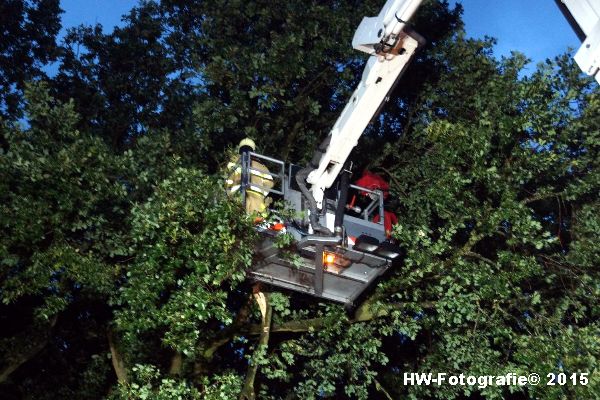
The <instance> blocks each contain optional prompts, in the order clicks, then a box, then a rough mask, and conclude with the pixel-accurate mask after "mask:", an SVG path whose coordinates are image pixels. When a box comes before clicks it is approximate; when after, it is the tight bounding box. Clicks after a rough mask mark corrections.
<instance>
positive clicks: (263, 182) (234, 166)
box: [227, 138, 273, 218]
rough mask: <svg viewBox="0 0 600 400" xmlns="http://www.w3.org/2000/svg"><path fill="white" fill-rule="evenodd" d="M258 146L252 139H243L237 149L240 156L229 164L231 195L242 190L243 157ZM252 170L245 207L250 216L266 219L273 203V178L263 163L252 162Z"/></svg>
mask: <svg viewBox="0 0 600 400" xmlns="http://www.w3.org/2000/svg"><path fill="white" fill-rule="evenodd" d="M255 149H256V144H255V143H254V141H253V140H252V139H250V138H245V139H243V140H242V141H241V142H240V144H239V145H238V147H237V150H238V153H239V155H236V156H235V157H234V158H233V159H232V160H231V161H230V162H229V164H227V169H228V171H230V175H229V177H228V178H227V188H228V190H229V192H230V193H236V192H239V191H240V189H241V188H242V183H243V182H242V180H243V179H244V176H246V174H244V173H243V172H244V171H242V157H243V155H244V154H245V155H247V156H248V157H249V156H250V155H249V152H251V151H252V152H254V151H255ZM249 166H250V169H249V170H248V171H246V172H247V177H248V178H247V179H248V182H247V184H246V190H245V203H246V204H245V206H246V212H247V213H248V214H254V216H255V217H258V218H264V217H265V216H266V214H267V207H268V206H269V204H270V203H271V198H270V197H267V196H268V195H269V190H270V189H271V188H272V187H273V177H272V176H271V174H270V173H269V170H268V168H267V167H266V166H265V165H263V164H262V163H260V162H258V161H256V160H251V161H250V164H249Z"/></svg>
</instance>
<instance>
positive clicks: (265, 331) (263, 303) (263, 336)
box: [240, 292, 273, 400]
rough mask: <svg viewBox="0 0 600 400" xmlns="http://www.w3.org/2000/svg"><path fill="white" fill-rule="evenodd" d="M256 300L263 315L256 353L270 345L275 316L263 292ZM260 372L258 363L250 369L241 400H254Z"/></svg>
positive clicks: (256, 294) (258, 294)
mask: <svg viewBox="0 0 600 400" xmlns="http://www.w3.org/2000/svg"><path fill="white" fill-rule="evenodd" d="M254 299H255V300H256V302H257V303H258V307H259V308H260V313H261V314H262V324H261V332H260V337H259V339H258V344H257V346H256V350H255V354H256V352H260V351H263V350H264V349H266V348H267V346H268V345H269V335H270V331H271V317H272V315H273V308H272V307H271V304H270V303H269V296H268V294H265V293H263V292H258V293H254ZM257 371H258V363H256V361H254V362H252V364H251V365H250V366H249V367H248V373H247V374H246V381H245V382H244V387H243V389H242V392H241V393H240V400H254V399H256V394H255V392H254V380H255V379H256V373H257Z"/></svg>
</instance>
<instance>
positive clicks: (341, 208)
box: [333, 169, 350, 234]
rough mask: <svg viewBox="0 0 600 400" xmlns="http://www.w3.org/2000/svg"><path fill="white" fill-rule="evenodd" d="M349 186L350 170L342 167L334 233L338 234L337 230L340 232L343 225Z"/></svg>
mask: <svg viewBox="0 0 600 400" xmlns="http://www.w3.org/2000/svg"><path fill="white" fill-rule="evenodd" d="M349 186H350V172H349V171H348V170H346V169H344V170H343V171H342V175H341V176H340V198H339V199H338V205H337V209H336V210H335V222H334V224H333V226H334V229H335V233H336V234H338V232H339V233H341V231H342V226H343V225H344V213H345V211H346V203H347V202H348V187H349ZM338 228H339V229H338Z"/></svg>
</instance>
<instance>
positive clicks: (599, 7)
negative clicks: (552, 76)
mask: <svg viewBox="0 0 600 400" xmlns="http://www.w3.org/2000/svg"><path fill="white" fill-rule="evenodd" d="M561 2H562V3H563V4H564V6H565V7H566V9H567V12H568V13H569V14H570V16H571V17H572V18H573V22H575V23H577V25H578V27H575V28H579V30H580V31H581V32H579V33H582V35H580V36H584V37H583V38H582V39H583V43H582V44H581V47H580V48H579V50H578V51H577V53H576V54H575V57H574V58H575V61H576V62H577V64H578V65H579V67H580V68H581V70H582V71H583V72H584V73H586V74H587V75H589V76H594V77H595V78H596V80H597V81H598V83H600V1H598V0H561ZM559 5H560V4H559ZM576 30H577V29H576Z"/></svg>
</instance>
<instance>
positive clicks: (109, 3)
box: [61, 0, 579, 63]
mask: <svg viewBox="0 0 600 400" xmlns="http://www.w3.org/2000/svg"><path fill="white" fill-rule="evenodd" d="M384 2H385V0H381V5H382V6H383V4H384ZM455 2H456V0H450V3H451V4H454V3H455ZM458 2H460V3H462V4H463V7H464V10H465V11H464V20H465V28H466V31H467V34H468V35H469V36H472V37H483V36H484V35H489V36H493V37H495V38H497V39H498V45H497V46H496V53H497V54H498V55H509V54H510V51H511V50H518V51H520V52H522V53H524V54H525V55H527V56H528V57H529V58H531V59H532V60H533V61H534V63H537V62H540V61H543V60H545V59H546V58H552V57H554V56H556V55H558V54H561V53H563V52H564V51H566V50H567V48H568V47H569V46H570V47H572V48H575V49H576V48H578V47H579V40H578V39H577V37H576V36H575V34H574V33H573V31H572V30H571V27H570V26H569V24H568V23H567V21H566V20H565V19H564V18H563V16H562V14H561V13H560V11H559V9H558V7H557V6H556V5H555V4H554V1H552V0H460V1H458ZM135 4H137V1H134V0H62V1H61V7H62V8H63V9H64V10H65V13H64V14H63V16H62V18H63V27H72V26H76V25H79V24H82V23H84V24H95V23H100V24H102V25H103V27H104V30H105V32H108V31H110V30H111V29H112V27H114V26H115V25H118V24H120V23H121V15H123V14H125V13H127V12H128V11H129V10H130V9H131V8H132V7H133V6H134V5H135ZM348 45H350V44H348Z"/></svg>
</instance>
